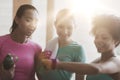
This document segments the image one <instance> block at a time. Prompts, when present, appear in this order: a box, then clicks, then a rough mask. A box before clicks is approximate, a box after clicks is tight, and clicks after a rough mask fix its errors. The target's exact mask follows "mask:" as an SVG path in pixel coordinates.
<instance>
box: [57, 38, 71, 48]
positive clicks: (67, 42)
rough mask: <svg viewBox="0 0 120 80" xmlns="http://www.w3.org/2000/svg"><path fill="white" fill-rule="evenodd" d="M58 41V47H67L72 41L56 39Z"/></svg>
mask: <svg viewBox="0 0 120 80" xmlns="http://www.w3.org/2000/svg"><path fill="white" fill-rule="evenodd" d="M58 40H59V47H64V46H66V45H69V44H70V43H71V42H72V39H66V40H63V39H58Z"/></svg>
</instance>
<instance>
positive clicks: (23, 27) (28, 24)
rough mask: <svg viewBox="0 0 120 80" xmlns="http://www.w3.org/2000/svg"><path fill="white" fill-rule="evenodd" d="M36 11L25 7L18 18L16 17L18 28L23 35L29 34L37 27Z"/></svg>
mask: <svg viewBox="0 0 120 80" xmlns="http://www.w3.org/2000/svg"><path fill="white" fill-rule="evenodd" d="M37 15H38V13H37V12H36V11H35V10H33V9H27V10H26V11H25V12H24V14H23V15H22V16H21V17H20V18H19V17H16V23H17V24H18V30H19V31H20V32H21V34H23V35H25V36H28V37H29V36H31V35H32V33H33V32H34V31H35V29H36V27H37V22H38V18H37Z"/></svg>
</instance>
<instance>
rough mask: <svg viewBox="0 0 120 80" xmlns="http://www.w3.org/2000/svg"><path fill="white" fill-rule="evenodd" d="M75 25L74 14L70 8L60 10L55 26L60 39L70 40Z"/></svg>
mask: <svg viewBox="0 0 120 80" xmlns="http://www.w3.org/2000/svg"><path fill="white" fill-rule="evenodd" d="M74 27H75V23H74V16H73V14H72V13H71V11H70V10H69V9H62V10H60V11H59V12H58V14H57V16H56V21H55V28H56V32H57V35H58V37H59V39H61V40H63V41H67V40H70V37H71V35H72V33H73V30H74Z"/></svg>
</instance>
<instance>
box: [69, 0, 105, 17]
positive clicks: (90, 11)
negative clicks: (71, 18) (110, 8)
mask: <svg viewBox="0 0 120 80" xmlns="http://www.w3.org/2000/svg"><path fill="white" fill-rule="evenodd" d="M103 9H104V10H105V9H107V8H106V7H105V6H104V5H103V4H102V3H101V2H100V1H98V0H71V10H72V12H73V13H75V14H77V13H82V14H84V15H85V16H86V17H87V18H91V17H93V16H94V15H95V14H96V13H98V12H102V10H103Z"/></svg>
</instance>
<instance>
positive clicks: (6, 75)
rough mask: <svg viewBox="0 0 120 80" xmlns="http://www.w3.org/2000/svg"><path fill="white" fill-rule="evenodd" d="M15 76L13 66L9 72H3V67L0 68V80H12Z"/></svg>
mask: <svg viewBox="0 0 120 80" xmlns="http://www.w3.org/2000/svg"><path fill="white" fill-rule="evenodd" d="M14 74H15V64H14V65H13V67H12V68H10V69H9V70H5V69H4V67H3V65H1V66H0V79H1V80H12V79H13V77H14Z"/></svg>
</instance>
